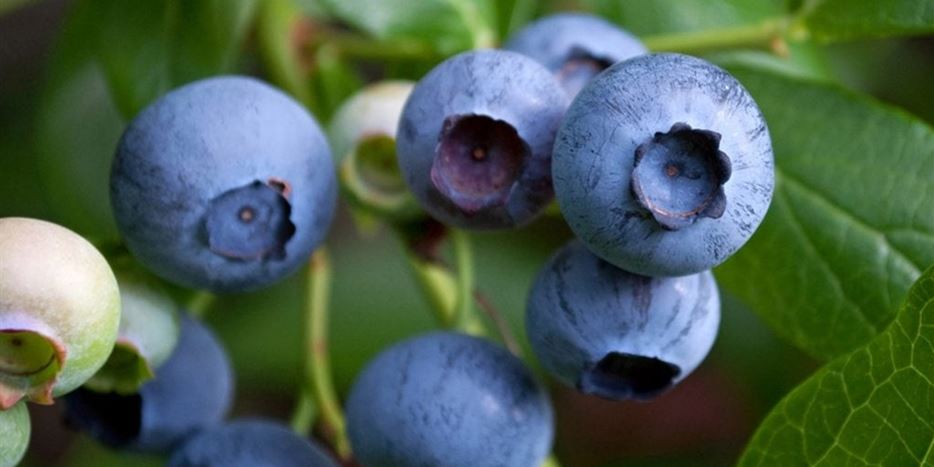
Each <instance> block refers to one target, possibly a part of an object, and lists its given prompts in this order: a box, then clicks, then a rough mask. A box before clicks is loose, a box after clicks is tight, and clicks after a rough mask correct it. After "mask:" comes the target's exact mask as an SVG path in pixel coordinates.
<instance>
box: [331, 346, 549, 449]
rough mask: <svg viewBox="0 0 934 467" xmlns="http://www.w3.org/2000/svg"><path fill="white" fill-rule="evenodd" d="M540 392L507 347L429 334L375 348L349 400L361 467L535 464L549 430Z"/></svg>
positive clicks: (353, 440)
mask: <svg viewBox="0 0 934 467" xmlns="http://www.w3.org/2000/svg"><path fill="white" fill-rule="evenodd" d="M553 430H554V428H553V421H552V411H551V406H550V405H549V402H548V399H547V396H546V394H545V393H544V391H543V390H542V389H541V388H540V387H539V386H538V385H537V384H536V382H535V381H534V380H533V379H532V376H531V375H530V373H529V371H528V370H527V369H526V368H525V367H524V366H523V364H522V363H521V362H520V361H519V360H518V359H517V358H516V357H514V356H512V354H510V353H509V352H507V351H506V350H504V349H502V348H500V347H497V346H495V345H493V344H491V343H489V342H487V341H484V340H482V339H479V338H476V337H470V336H466V335H462V334H456V333H451V332H433V333H429V334H425V335H422V336H419V337H415V338H412V339H409V340H406V341H404V342H401V343H399V344H396V345H394V346H392V347H390V348H389V349H387V350H385V351H383V352H382V353H380V354H379V355H378V356H377V357H376V358H375V359H374V360H373V361H371V362H370V363H369V364H368V365H367V367H366V368H365V369H364V370H363V372H362V373H361V374H360V375H359V376H358V377H357V380H356V382H355V383H354V385H353V388H352V389H351V392H350V396H349V397H348V399H347V432H348V436H349V437H350V441H351V445H352V446H353V449H354V455H355V456H356V458H357V459H359V460H360V462H361V463H362V464H363V465H365V466H367V467H381V466H386V467H389V466H392V467H408V466H412V467H414V466H437V465H444V466H446V467H461V466H463V467H483V466H513V467H538V466H539V465H540V464H541V462H542V460H543V459H544V458H545V456H546V455H547V453H548V450H549V448H550V446H551V441H552V436H553Z"/></svg>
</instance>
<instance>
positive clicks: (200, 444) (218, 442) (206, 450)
mask: <svg viewBox="0 0 934 467" xmlns="http://www.w3.org/2000/svg"><path fill="white" fill-rule="evenodd" d="M168 466H169V467H241V466H242V467H247V466H267V467H337V464H336V463H334V461H332V460H331V459H330V458H329V457H328V456H327V455H326V454H325V453H324V451H323V450H322V449H321V448H320V447H318V446H316V445H314V444H312V443H311V442H310V441H308V440H307V439H304V438H301V437H299V436H298V435H296V434H295V433H293V432H292V431H291V430H289V429H288V428H286V427H284V426H281V425H279V424H278V423H274V422H270V421H264V420H237V421H233V422H229V423H226V424H224V425H220V426H218V427H215V428H211V429H208V430H205V431H202V432H200V433H198V434H197V435H195V436H193V437H192V438H191V439H190V440H189V441H187V442H185V444H183V445H182V446H181V447H180V448H179V449H178V450H176V451H175V453H174V454H173V455H172V457H171V459H170V460H169V463H168Z"/></svg>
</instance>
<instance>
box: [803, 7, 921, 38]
mask: <svg viewBox="0 0 934 467" xmlns="http://www.w3.org/2000/svg"><path fill="white" fill-rule="evenodd" d="M801 15H802V18H801V20H802V22H803V25H804V27H805V28H806V31H807V32H809V33H810V35H811V36H813V37H814V38H816V39H817V40H820V41H824V42H831V41H842V40H852V39H860V38H867V37H884V36H905V35H919V34H930V33H932V32H934V0H886V1H878V0H816V1H810V2H806V3H805V6H804V8H803V9H802V12H801Z"/></svg>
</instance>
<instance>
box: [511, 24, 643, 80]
mask: <svg viewBox="0 0 934 467" xmlns="http://www.w3.org/2000/svg"><path fill="white" fill-rule="evenodd" d="M503 48H505V49H506V50H512V51H514V52H519V53H521V54H523V55H527V56H529V57H532V58H534V59H535V60H536V61H537V62H539V63H541V64H542V65H545V67H546V68H548V69H549V70H551V72H552V73H554V74H555V76H556V77H557V78H558V80H559V81H560V82H561V85H562V86H564V89H565V91H567V93H568V95H570V96H571V97H574V96H576V95H577V93H578V92H580V90H581V89H582V88H583V87H584V86H585V85H586V84H587V83H588V82H589V81H590V79H591V78H593V77H594V76H596V75H597V74H599V73H600V72H601V71H603V70H605V69H607V68H608V67H609V66H610V65H613V64H614V63H616V62H620V61H623V60H626V59H628V58H632V57H635V56H637V55H642V54H645V53H647V52H648V49H646V48H645V46H644V45H642V42H641V41H639V39H637V38H636V37H635V36H633V35H632V34H629V33H628V32H626V31H624V30H622V29H620V28H619V27H617V26H615V25H613V24H611V23H609V22H607V21H606V20H604V19H603V18H600V17H597V16H593V15H588V14H583V13H559V14H555V15H551V16H546V17H544V18H541V19H539V20H538V21H535V22H532V23H529V24H528V25H527V26H526V27H524V28H522V29H521V30H519V31H518V32H516V33H515V34H514V35H513V36H512V37H510V38H509V40H508V41H506V44H505V45H504V46H503Z"/></svg>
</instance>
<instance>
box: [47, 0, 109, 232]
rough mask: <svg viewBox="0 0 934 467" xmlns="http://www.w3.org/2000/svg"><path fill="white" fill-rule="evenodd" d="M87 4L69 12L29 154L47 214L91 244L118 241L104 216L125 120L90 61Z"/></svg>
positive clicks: (97, 67) (90, 14)
mask: <svg viewBox="0 0 934 467" xmlns="http://www.w3.org/2000/svg"><path fill="white" fill-rule="evenodd" d="M89 4H90V2H85V3H83V4H79V5H76V7H75V8H74V9H73V10H72V12H71V14H70V15H69V17H68V19H67V20H66V22H65V26H64V28H63V30H62V33H61V35H60V36H59V38H58V42H57V44H56V47H55V49H54V52H53V55H52V60H51V63H50V65H49V72H50V73H49V79H48V81H47V82H46V84H45V88H44V90H43V93H42V96H41V98H40V100H39V111H38V119H37V123H36V135H35V147H36V151H37V153H38V161H37V162H38V165H39V169H40V170H39V175H40V177H41V178H40V180H39V182H41V184H42V186H43V189H44V190H45V192H46V199H48V200H49V208H50V209H51V210H52V212H53V213H54V214H55V215H56V217H57V218H58V219H60V220H61V222H62V223H63V224H64V225H66V226H67V227H69V228H71V229H73V230H75V231H76V232H78V233H80V234H82V235H86V236H89V237H91V238H92V239H94V240H103V239H114V238H117V236H118V234H117V226H116V223H115V222H114V220H113V215H112V214H111V210H110V194H109V189H108V187H109V179H110V161H111V159H112V158H113V154H114V151H115V149H116V147H117V140H118V139H119V138H120V133H121V132H122V131H123V126H124V124H125V123H124V119H123V117H122V116H121V115H120V112H119V110H118V109H117V106H116V103H115V102H114V100H113V98H112V96H111V93H110V89H109V87H108V85H107V80H106V78H105V75H104V71H103V69H102V68H101V66H100V64H99V62H98V61H97V60H96V59H95V48H94V42H95V41H94V40H93V38H94V35H95V34H96V31H95V22H94V11H93V9H92V8H90V6H89Z"/></svg>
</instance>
